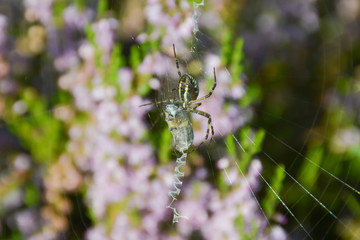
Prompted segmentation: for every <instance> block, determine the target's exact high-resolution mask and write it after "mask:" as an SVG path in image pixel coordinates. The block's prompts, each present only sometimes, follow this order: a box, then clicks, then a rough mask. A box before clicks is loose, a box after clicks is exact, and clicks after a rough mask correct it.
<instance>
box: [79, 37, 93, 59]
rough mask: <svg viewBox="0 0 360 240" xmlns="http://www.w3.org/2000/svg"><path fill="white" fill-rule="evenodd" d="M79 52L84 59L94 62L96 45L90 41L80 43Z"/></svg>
mask: <svg viewBox="0 0 360 240" xmlns="http://www.w3.org/2000/svg"><path fill="white" fill-rule="evenodd" d="M78 54H79V56H80V57H81V59H83V60H84V61H87V62H93V61H94V56H95V49H94V46H93V45H91V44H90V43H89V42H84V43H83V44H81V45H80V48H79V50H78Z"/></svg>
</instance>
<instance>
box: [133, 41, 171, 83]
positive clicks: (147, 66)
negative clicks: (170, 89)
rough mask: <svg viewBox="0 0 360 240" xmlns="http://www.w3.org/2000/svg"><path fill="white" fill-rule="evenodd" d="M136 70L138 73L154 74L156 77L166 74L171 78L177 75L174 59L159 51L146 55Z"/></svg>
mask: <svg viewBox="0 0 360 240" xmlns="http://www.w3.org/2000/svg"><path fill="white" fill-rule="evenodd" d="M170 46H171V45H170ZM171 70H172V71H171ZM138 72H139V73H140V74H154V75H156V76H158V77H163V76H166V77H169V78H172V79H173V78H177V77H178V76H177V71H176V65H175V62H174V60H173V59H170V58H169V57H168V56H166V55H164V54H161V53H159V52H156V53H153V54H151V55H147V56H146V57H145V58H144V60H143V62H142V63H141V64H140V66H139V68H138Z"/></svg>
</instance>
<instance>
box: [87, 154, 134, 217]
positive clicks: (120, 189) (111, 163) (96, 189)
mask: <svg viewBox="0 0 360 240" xmlns="http://www.w3.org/2000/svg"><path fill="white" fill-rule="evenodd" d="M93 179H94V182H93V184H92V185H91V186H90V189H89V191H88V197H89V199H90V203H91V206H92V209H93V210H94V214H95V215H96V216H97V217H99V218H102V217H103V216H104V214H105V211H106V208H107V206H108V204H111V203H114V202H118V201H120V200H121V199H122V198H124V197H125V196H126V195H127V189H126V187H125V186H126V185H127V183H128V177H127V173H126V172H125V169H124V168H122V167H121V166H120V165H119V163H118V161H117V160H116V159H110V158H108V159H106V160H104V161H101V162H99V164H96V171H94V177H93Z"/></svg>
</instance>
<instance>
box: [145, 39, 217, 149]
mask: <svg viewBox="0 0 360 240" xmlns="http://www.w3.org/2000/svg"><path fill="white" fill-rule="evenodd" d="M173 50H174V57H175V62H176V68H177V71H178V75H179V78H180V79H179V85H178V88H177V89H174V90H178V92H179V96H178V99H177V100H175V99H169V100H163V101H158V102H155V104H162V105H164V104H176V105H178V106H181V108H182V111H184V112H188V113H196V114H198V115H201V116H203V117H206V118H207V119H208V127H207V130H206V136H205V139H204V140H203V141H202V142H201V143H200V144H199V146H198V147H200V146H201V145H202V144H203V143H204V142H205V141H206V140H207V139H208V138H209V133H210V128H211V138H210V141H211V140H212V139H213V136H214V127H213V125H212V119H211V115H210V114H209V113H206V112H203V111H200V110H197V108H198V107H199V106H201V103H200V101H203V100H205V99H207V98H209V97H210V96H211V95H212V94H213V92H214V90H215V88H216V74H215V68H213V70H214V84H213V86H212V88H211V90H210V92H209V93H208V94H207V95H205V96H203V97H201V98H197V97H198V95H199V85H198V82H197V80H196V79H195V78H194V77H193V76H192V75H191V74H189V73H184V74H181V71H180V66H179V60H178V59H177V56H176V51H175V44H173ZM150 104H153V103H149V104H144V105H141V106H145V105H150ZM173 117H174V118H176V116H173ZM198 147H197V148H198Z"/></svg>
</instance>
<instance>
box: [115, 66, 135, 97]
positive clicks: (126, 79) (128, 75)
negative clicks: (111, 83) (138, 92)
mask: <svg viewBox="0 0 360 240" xmlns="http://www.w3.org/2000/svg"><path fill="white" fill-rule="evenodd" d="M133 77H134V74H133V72H132V70H131V68H129V67H122V68H120V69H119V71H118V84H119V86H120V89H121V92H122V93H124V94H129V93H130V90H131V82H132V81H133Z"/></svg>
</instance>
